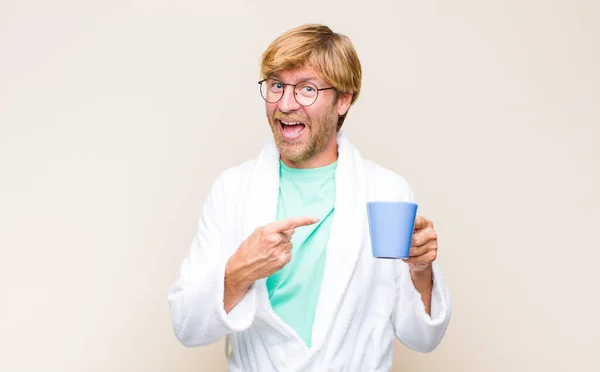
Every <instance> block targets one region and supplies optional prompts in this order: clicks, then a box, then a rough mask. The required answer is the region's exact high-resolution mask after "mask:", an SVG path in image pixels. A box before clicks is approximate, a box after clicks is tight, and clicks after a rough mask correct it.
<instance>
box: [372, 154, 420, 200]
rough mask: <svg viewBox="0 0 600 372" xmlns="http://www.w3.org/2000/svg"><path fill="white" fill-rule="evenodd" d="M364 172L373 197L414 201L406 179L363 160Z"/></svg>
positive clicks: (377, 164)
mask: <svg viewBox="0 0 600 372" xmlns="http://www.w3.org/2000/svg"><path fill="white" fill-rule="evenodd" d="M364 164H365V172H366V175H367V180H368V183H369V185H370V186H369V188H370V189H371V191H372V192H373V197H377V198H382V199H392V200H407V201H412V200H414V195H413V190H412V188H411V187H410V185H409V183H408V181H407V180H406V178H405V177H404V176H403V175H401V174H400V173H398V172H396V171H393V170H392V169H390V168H387V167H385V166H383V165H381V164H379V163H376V162H375V161H373V160H369V159H365V160H364Z"/></svg>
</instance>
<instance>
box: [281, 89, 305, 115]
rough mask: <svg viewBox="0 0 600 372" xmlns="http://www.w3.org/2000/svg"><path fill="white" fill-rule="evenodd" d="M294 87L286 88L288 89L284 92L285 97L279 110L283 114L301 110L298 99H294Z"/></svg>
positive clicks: (282, 98)
mask: <svg viewBox="0 0 600 372" xmlns="http://www.w3.org/2000/svg"><path fill="white" fill-rule="evenodd" d="M294 94H296V93H295V92H294V87H292V86H289V85H288V86H286V89H285V90H284V91H283V96H282V97H281V99H280V100H279V102H278V103H279V110H280V111H281V112H290V111H296V110H299V109H300V107H302V106H300V104H299V103H298V101H296V97H294Z"/></svg>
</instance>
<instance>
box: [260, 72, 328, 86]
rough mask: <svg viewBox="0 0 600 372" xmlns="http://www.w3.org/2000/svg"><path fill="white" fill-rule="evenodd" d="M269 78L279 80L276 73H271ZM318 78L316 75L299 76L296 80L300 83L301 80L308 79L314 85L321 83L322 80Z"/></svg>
mask: <svg viewBox="0 0 600 372" xmlns="http://www.w3.org/2000/svg"><path fill="white" fill-rule="evenodd" d="M269 78H271V79H275V80H278V81H281V77H280V76H279V75H278V74H277V73H275V74H273V75H271V76H270V77H269ZM318 79H319V78H318V77H317V76H312V75H308V76H301V77H300V79H299V80H298V82H299V83H300V82H303V81H310V82H312V83H315V85H323V82H322V81H320V80H318Z"/></svg>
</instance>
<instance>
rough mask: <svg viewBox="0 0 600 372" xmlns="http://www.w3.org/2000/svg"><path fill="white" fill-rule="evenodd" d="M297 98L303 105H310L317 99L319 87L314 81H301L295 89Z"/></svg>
mask: <svg viewBox="0 0 600 372" xmlns="http://www.w3.org/2000/svg"><path fill="white" fill-rule="evenodd" d="M295 93H296V100H297V101H298V103H299V104H301V105H302V106H310V105H312V104H313V103H314V102H315V100H316V99H317V94H318V91H317V87H316V86H315V85H314V84H312V83H300V84H298V85H296V89H295Z"/></svg>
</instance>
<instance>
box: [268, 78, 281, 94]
mask: <svg viewBox="0 0 600 372" xmlns="http://www.w3.org/2000/svg"><path fill="white" fill-rule="evenodd" d="M267 88H268V89H269V90H270V91H271V92H280V91H282V90H283V83H282V82H281V81H278V80H267Z"/></svg>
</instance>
